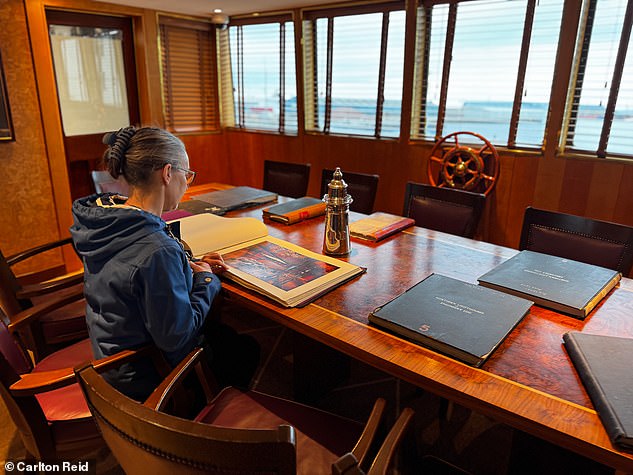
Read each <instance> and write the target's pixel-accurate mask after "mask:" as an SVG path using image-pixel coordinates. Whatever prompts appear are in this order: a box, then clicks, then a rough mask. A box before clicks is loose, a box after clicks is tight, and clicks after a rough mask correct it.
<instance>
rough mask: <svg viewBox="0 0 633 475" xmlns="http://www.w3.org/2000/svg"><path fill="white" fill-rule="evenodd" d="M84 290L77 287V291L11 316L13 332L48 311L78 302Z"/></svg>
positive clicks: (10, 325)
mask: <svg viewBox="0 0 633 475" xmlns="http://www.w3.org/2000/svg"><path fill="white" fill-rule="evenodd" d="M83 296H84V294H83V290H82V289H77V291H75V292H72V293H68V294H66V295H63V296H62V297H59V298H55V299H51V300H48V301H46V302H44V303H41V304H39V305H35V306H34V307H31V308H27V309H26V310H23V311H21V312H19V313H16V314H15V315H13V316H12V317H11V323H9V325H7V327H8V329H9V331H10V332H11V333H15V332H19V331H20V330H21V329H22V328H24V327H25V326H28V325H30V324H31V323H32V322H33V320H37V319H38V318H40V317H42V316H43V315H46V314H47V313H49V312H51V311H53V310H57V309H58V308H61V307H64V306H66V305H68V304H70V303H73V302H76V301H78V300H81V299H82V298H83Z"/></svg>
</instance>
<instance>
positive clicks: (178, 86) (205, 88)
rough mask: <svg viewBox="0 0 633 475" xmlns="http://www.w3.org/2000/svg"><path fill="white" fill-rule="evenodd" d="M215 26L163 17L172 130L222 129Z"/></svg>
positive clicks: (163, 63)
mask: <svg viewBox="0 0 633 475" xmlns="http://www.w3.org/2000/svg"><path fill="white" fill-rule="evenodd" d="M214 31H215V30H214V27H213V25H211V24H209V23H205V22H198V21H189V20H183V19H177V18H171V17H163V16H161V17H160V53H161V67H162V69H161V73H162V86H163V88H162V89H163V104H164V116H165V127H166V128H167V129H168V130H170V131H172V132H201V131H213V130H217V129H218V123H219V120H218V112H219V111H218V93H217V79H216V78H217V73H216V55H215V35H214Z"/></svg>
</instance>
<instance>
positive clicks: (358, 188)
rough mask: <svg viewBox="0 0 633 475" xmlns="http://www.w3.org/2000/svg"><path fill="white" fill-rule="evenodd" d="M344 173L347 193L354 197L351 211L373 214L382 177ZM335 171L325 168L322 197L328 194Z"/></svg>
mask: <svg viewBox="0 0 633 475" xmlns="http://www.w3.org/2000/svg"><path fill="white" fill-rule="evenodd" d="M342 172H343V181H345V183H347V192H348V193H349V194H350V195H352V199H353V200H354V201H352V204H351V205H350V206H349V209H351V210H352V211H356V212H357V213H365V214H371V213H372V212H373V211H374V202H375V201H376V192H377V191H378V180H379V179H380V175H371V174H369V173H353V172H346V171H344V170H343V171H342ZM333 175H334V170H331V169H329V168H324V169H323V171H322V172H321V197H323V196H324V195H325V194H326V193H327V185H328V183H329V182H330V181H331V180H332V176H333Z"/></svg>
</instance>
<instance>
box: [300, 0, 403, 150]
mask: <svg viewBox="0 0 633 475" xmlns="http://www.w3.org/2000/svg"><path fill="white" fill-rule="evenodd" d="M404 31H405V11H404V3H403V2H393V3H384V4H374V5H367V6H362V7H349V8H339V9H328V10H318V11H309V12H306V13H305V14H304V21H303V41H304V62H305V64H304V71H305V78H304V79H305V88H304V89H305V109H306V117H305V121H306V130H307V131H312V132H321V133H325V134H329V133H335V134H353V135H366V136H374V137H377V138H379V137H399V136H400V111H401V103H402V86H403V79H402V74H403V64H404Z"/></svg>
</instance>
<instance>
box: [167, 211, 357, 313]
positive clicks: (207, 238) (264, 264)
mask: <svg viewBox="0 0 633 475" xmlns="http://www.w3.org/2000/svg"><path fill="white" fill-rule="evenodd" d="M179 223H180V236H181V238H182V240H183V241H185V242H186V243H187V245H188V246H189V247H190V248H191V251H192V253H193V255H194V256H195V257H201V256H203V255H204V254H206V253H208V252H218V253H220V254H221V255H222V257H223V259H224V262H225V263H226V265H227V266H228V271H227V272H226V273H225V274H224V276H225V277H226V278H228V279H230V280H233V281H235V282H236V283H238V284H240V285H243V286H244V287H247V288H249V289H252V290H255V291H256V292H259V293H261V294H263V295H265V296H267V297H269V298H271V299H273V300H274V301H276V302H278V303H280V304H281V305H283V306H285V307H298V306H301V305H305V304H307V303H309V302H311V301H312V300H314V299H316V298H317V297H319V296H321V295H323V294H324V293H325V292H328V291H329V290H331V289H333V288H334V287H337V286H338V285H340V284H342V283H343V282H346V281H348V280H349V279H351V278H353V277H355V276H357V275H359V274H361V273H362V272H364V269H363V268H361V267H359V266H356V265H353V264H350V263H348V262H345V261H341V260H339V259H335V258H332V257H329V256H324V255H322V254H318V253H316V252H312V251H309V250H307V249H304V248H302V247H301V246H297V245H295V244H292V243H290V242H287V241H284V240H281V239H277V238H274V237H272V236H269V235H268V230H267V228H266V225H265V224H264V223H263V222H261V221H259V220H257V219H255V218H225V217H221V216H216V215H213V214H208V213H203V214H198V215H195V216H188V217H186V218H183V219H180V220H179Z"/></svg>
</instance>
